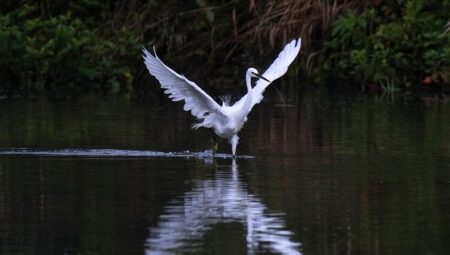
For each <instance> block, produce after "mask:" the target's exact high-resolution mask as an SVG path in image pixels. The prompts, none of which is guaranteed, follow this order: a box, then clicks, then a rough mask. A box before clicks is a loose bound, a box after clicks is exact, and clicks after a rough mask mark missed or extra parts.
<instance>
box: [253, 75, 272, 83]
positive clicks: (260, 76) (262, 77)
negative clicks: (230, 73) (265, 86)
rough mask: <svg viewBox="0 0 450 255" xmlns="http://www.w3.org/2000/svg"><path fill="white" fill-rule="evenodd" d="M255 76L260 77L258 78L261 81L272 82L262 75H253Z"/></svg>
mask: <svg viewBox="0 0 450 255" xmlns="http://www.w3.org/2000/svg"><path fill="white" fill-rule="evenodd" d="M253 75H254V76H256V77H258V78H260V79H263V80H265V81H267V82H270V81H269V80H268V79H266V78H264V76H262V75H260V74H257V73H253Z"/></svg>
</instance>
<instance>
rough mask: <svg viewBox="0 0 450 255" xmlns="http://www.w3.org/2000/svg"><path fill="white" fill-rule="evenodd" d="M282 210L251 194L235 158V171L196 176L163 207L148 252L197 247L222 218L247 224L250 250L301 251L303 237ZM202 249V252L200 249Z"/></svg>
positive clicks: (148, 244)
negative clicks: (298, 239)
mask: <svg viewBox="0 0 450 255" xmlns="http://www.w3.org/2000/svg"><path fill="white" fill-rule="evenodd" d="M282 216H283V214H282V213H276V214H270V213H267V208H266V206H265V205H264V204H263V202H262V200H261V199H260V198H258V197H256V196H255V195H252V194H249V193H248V190H247V187H246V185H245V184H244V183H242V182H241V181H239V176H238V167H237V165H236V162H235V161H234V160H233V163H232V165H231V171H230V169H229V168H228V167H227V168H226V169H221V167H220V166H219V169H218V170H216V174H215V178H214V179H206V180H197V181H196V183H195V187H194V189H193V190H192V191H188V192H185V193H184V194H183V196H182V197H181V198H178V199H174V200H172V201H170V202H169V203H168V205H167V206H166V207H165V208H164V211H163V213H162V215H160V216H159V222H158V223H157V226H156V227H153V228H150V236H149V237H148V238H147V241H146V243H147V250H146V254H159V253H177V252H182V251H185V250H189V251H192V252H194V253H195V252H197V251H196V250H195V248H198V247H202V246H201V245H200V246H198V243H195V242H198V241H199V240H201V238H202V237H203V236H204V235H205V234H206V233H207V232H208V231H210V230H212V229H213V227H214V225H216V224H218V223H232V222H239V223H241V224H242V225H243V226H244V228H245V229H246V241H247V252H248V253H249V254H253V253H257V252H258V251H261V249H264V250H267V251H271V252H274V253H278V254H301V252H300V246H301V244H300V243H299V242H296V241H293V240H291V239H292V237H293V233H292V232H291V231H289V230H287V229H286V224H285V222H284V219H283V217H282ZM198 252H200V251H198Z"/></svg>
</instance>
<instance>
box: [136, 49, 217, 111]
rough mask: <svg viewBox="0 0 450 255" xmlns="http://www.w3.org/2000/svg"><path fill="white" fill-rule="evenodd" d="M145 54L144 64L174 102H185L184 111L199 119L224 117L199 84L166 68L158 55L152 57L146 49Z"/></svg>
mask: <svg viewBox="0 0 450 255" xmlns="http://www.w3.org/2000/svg"><path fill="white" fill-rule="evenodd" d="M143 52H144V56H143V57H144V62H145V65H146V66H147V69H148V71H149V72H150V74H151V75H153V76H155V78H156V79H158V81H159V83H160V84H161V87H162V88H163V89H164V90H165V91H164V93H166V94H168V95H169V98H170V99H172V101H181V100H184V102H185V104H184V108H183V109H184V110H185V111H191V113H192V115H194V116H195V117H197V118H200V119H202V118H205V117H206V116H207V115H209V114H211V113H217V114H220V115H223V113H222V109H221V107H220V105H219V104H218V103H217V102H216V101H214V100H213V99H212V98H211V97H210V96H209V95H208V94H206V92H205V91H203V90H202V89H201V88H200V87H199V86H197V84H195V83H194V82H192V81H190V80H188V79H187V78H186V77H184V76H183V75H180V74H178V73H176V72H175V71H173V70H172V69H170V68H169V67H168V66H166V65H165V64H164V63H163V62H162V61H161V59H159V58H158V56H157V55H156V51H154V54H155V55H152V54H151V53H150V52H148V51H147V50H146V49H143Z"/></svg>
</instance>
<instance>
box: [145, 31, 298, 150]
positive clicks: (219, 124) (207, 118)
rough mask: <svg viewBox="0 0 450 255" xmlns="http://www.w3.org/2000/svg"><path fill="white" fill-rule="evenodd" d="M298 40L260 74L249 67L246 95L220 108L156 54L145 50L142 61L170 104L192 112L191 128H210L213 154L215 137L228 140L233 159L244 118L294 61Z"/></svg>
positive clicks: (226, 102)
mask: <svg viewBox="0 0 450 255" xmlns="http://www.w3.org/2000/svg"><path fill="white" fill-rule="evenodd" d="M300 47H301V39H300V38H299V39H298V40H293V41H291V42H290V43H288V44H287V45H286V46H285V47H284V49H283V50H282V51H281V52H280V54H279V55H278V57H277V58H276V59H275V61H274V62H273V63H272V64H271V65H270V67H269V69H267V70H266V71H265V72H264V73H263V74H262V75H260V74H259V73H258V70H256V69H255V68H252V67H251V68H249V69H248V70H247V73H246V76H245V82H246V85H247V94H246V95H245V96H243V97H242V98H241V99H240V100H239V101H237V102H236V103H234V104H233V105H230V102H229V100H225V99H223V102H222V105H219V104H218V103H217V102H216V101H214V100H213V99H212V98H211V97H210V96H209V95H208V94H207V93H206V92H205V91H203V90H202V89H201V88H200V87H199V86H198V85H197V84H195V83H194V82H192V81H190V80H188V79H187V78H186V77H184V76H183V75H180V74H178V73H176V72H175V71H173V70H172V69H171V68H169V67H168V66H166V65H165V64H164V63H163V62H162V61H161V59H159V58H158V56H157V55H156V51H154V55H152V54H151V53H149V52H148V51H147V50H146V49H144V62H145V65H146V66H147V69H148V71H149V72H150V74H151V75H153V76H155V77H156V79H158V81H159V83H160V84H161V87H162V88H163V89H164V90H165V93H166V94H168V95H169V98H171V99H172V100H173V101H181V100H184V110H185V111H191V113H192V115H194V116H195V117H197V119H198V120H199V122H198V123H197V124H194V125H193V128H199V127H206V128H211V129H212V132H211V134H212V135H213V138H214V141H215V145H214V146H213V151H214V152H215V151H216V149H217V141H216V139H215V137H214V135H217V136H219V137H221V138H224V139H227V140H228V141H229V142H230V144H231V150H232V154H233V156H236V147H237V144H238V141H239V137H238V135H237V134H238V132H239V131H240V130H241V128H242V127H243V126H244V123H245V122H246V121H247V115H248V114H249V113H250V111H251V110H252V108H253V106H254V105H255V104H257V103H259V102H261V100H262V99H263V92H264V90H265V89H266V87H267V86H269V84H270V83H271V82H273V81H274V80H276V79H278V78H279V77H281V76H282V75H284V74H285V73H286V71H287V69H288V67H289V65H290V64H291V63H292V61H294V59H295V58H296V57H297V55H298V53H299V52H300ZM253 77H256V78H259V79H258V80H257V81H256V85H255V87H252V84H251V78H253Z"/></svg>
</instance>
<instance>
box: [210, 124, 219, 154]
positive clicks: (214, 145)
mask: <svg viewBox="0 0 450 255" xmlns="http://www.w3.org/2000/svg"><path fill="white" fill-rule="evenodd" d="M209 131H210V132H211V136H212V139H213V144H212V151H213V156H214V155H216V152H217V148H218V147H219V146H218V143H217V136H216V134H214V130H212V128H210V129H209Z"/></svg>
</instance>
